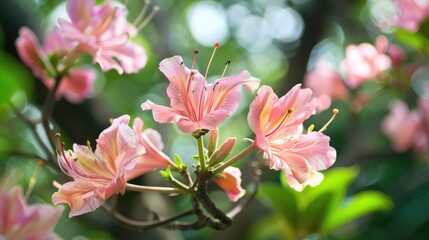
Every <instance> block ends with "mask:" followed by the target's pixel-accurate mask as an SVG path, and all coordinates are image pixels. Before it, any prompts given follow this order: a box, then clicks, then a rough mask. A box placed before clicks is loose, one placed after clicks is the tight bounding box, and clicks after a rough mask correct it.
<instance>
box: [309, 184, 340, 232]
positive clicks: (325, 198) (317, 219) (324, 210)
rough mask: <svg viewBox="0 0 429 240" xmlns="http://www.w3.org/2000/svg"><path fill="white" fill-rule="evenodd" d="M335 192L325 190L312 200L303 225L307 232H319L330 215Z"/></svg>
mask: <svg viewBox="0 0 429 240" xmlns="http://www.w3.org/2000/svg"><path fill="white" fill-rule="evenodd" d="M333 196H334V193H332V192H324V193H322V194H320V195H319V196H318V197H317V198H315V199H314V200H313V202H311V203H310V204H309V205H308V207H307V210H306V212H305V213H304V216H303V227H304V228H305V229H306V230H307V233H314V232H319V231H320V228H321V226H322V225H323V223H324V222H325V219H326V216H328V212H329V206H330V204H331V201H332V198H333Z"/></svg>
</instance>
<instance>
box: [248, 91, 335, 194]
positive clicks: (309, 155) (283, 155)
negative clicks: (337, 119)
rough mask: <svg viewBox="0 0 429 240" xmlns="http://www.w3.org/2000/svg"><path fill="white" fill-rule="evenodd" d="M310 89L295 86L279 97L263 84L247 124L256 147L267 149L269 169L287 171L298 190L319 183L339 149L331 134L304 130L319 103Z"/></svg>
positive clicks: (290, 180)
mask: <svg viewBox="0 0 429 240" xmlns="http://www.w3.org/2000/svg"><path fill="white" fill-rule="evenodd" d="M311 95H312V92H311V90H310V89H301V86H300V85H296V86H295V87H293V88H292V89H291V90H290V91H289V92H288V93H287V94H286V95H285V96H283V97H281V98H280V99H279V98H278V97H277V96H276V95H275V93H274V92H273V90H272V89H271V88H270V87H268V86H262V87H261V88H260V89H259V90H258V95H257V97H256V98H255V100H254V101H253V102H252V103H251V105H250V111H249V115H248V123H249V126H250V128H251V129H252V131H253V132H254V133H255V134H256V137H255V141H254V146H255V147H257V148H259V149H261V150H262V151H264V153H265V156H266V157H267V158H268V160H269V163H270V168H271V169H275V170H282V171H284V172H285V173H286V175H287V178H288V183H289V185H290V186H291V187H293V188H294V189H295V190H297V191H301V190H302V189H303V188H304V187H305V186H307V185H310V186H316V185H318V184H320V182H321V181H322V180H323V174H321V173H319V172H318V170H324V169H327V168H329V167H330V166H332V164H333V163H334V162H335V159H336V151H335V149H334V148H332V147H330V146H329V140H330V139H329V137H327V136H325V135H324V134H322V133H319V132H310V133H303V126H302V124H303V122H304V121H305V120H306V119H308V118H309V117H310V116H311V115H312V114H314V113H315V109H316V107H317V102H316V100H315V99H314V98H312V96H311Z"/></svg>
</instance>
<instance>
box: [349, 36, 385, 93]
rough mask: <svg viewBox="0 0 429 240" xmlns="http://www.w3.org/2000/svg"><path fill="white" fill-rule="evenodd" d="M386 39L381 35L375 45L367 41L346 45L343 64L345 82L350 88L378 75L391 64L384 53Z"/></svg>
mask: <svg viewBox="0 0 429 240" xmlns="http://www.w3.org/2000/svg"><path fill="white" fill-rule="evenodd" d="M386 41H387V39H385V37H384V36H382V37H379V38H377V40H376V44H375V45H376V46H375V47H374V46H373V45H371V44H369V43H361V44H359V45H355V44H350V45H348V46H347V48H346V58H345V59H344V61H343V66H344V68H345V71H346V74H347V83H348V85H349V86H350V87H351V88H356V87H358V86H360V85H361V84H363V83H364V82H366V81H368V80H371V79H374V78H376V77H378V76H379V75H380V74H381V73H382V72H384V71H386V70H387V69H388V68H389V67H390V66H391V64H392V62H391V59H390V57H389V56H388V55H386V54H385V52H386V51H387V44H388V43H386Z"/></svg>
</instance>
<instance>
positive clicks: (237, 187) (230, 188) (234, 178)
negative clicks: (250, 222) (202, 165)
mask: <svg viewBox="0 0 429 240" xmlns="http://www.w3.org/2000/svg"><path fill="white" fill-rule="evenodd" d="M213 181H214V182H215V183H217V184H218V185H219V186H220V187H221V188H222V189H223V190H224V191H225V192H226V194H227V195H228V198H229V200H231V201H232V202H236V201H237V200H238V199H240V198H241V197H242V196H244V194H245V193H246V190H244V189H243V188H242V187H241V171H240V169H239V168H236V167H232V166H229V167H227V168H225V170H223V172H222V173H221V174H218V175H216V176H215V177H214V178H213Z"/></svg>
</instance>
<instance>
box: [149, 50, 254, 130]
mask: <svg viewBox="0 0 429 240" xmlns="http://www.w3.org/2000/svg"><path fill="white" fill-rule="evenodd" d="M160 70H161V71H162V72H163V73H164V74H165V76H166V77H167V78H168V80H169V81H170V84H169V85H168V87H167V94H168V97H169V98H170V104H171V107H165V106H161V105H158V104H155V103H152V102H151V101H149V100H148V101H146V102H145V103H143V104H142V105H141V107H142V109H143V110H152V111H153V117H154V119H155V121H157V122H160V123H176V124H177V126H178V127H179V129H180V130H181V131H183V132H185V133H192V132H194V131H196V130H200V129H208V130H210V129H214V128H217V127H218V126H219V125H220V124H221V123H222V122H223V121H224V120H225V118H226V117H227V116H229V115H230V114H232V113H233V112H234V111H235V110H236V109H237V107H238V104H239V101H240V89H241V86H244V87H245V88H246V89H247V90H249V91H251V92H253V91H255V90H256V89H257V88H258V86H259V79H256V78H254V77H252V76H251V75H250V74H249V72H247V71H242V72H241V73H239V74H236V75H233V76H230V77H225V78H221V79H218V80H216V81H214V82H213V83H211V84H207V80H206V79H205V77H203V76H202V75H201V74H200V73H199V72H198V71H197V70H191V69H189V68H187V67H186V66H185V65H184V64H183V60H182V58H181V57H180V56H174V57H171V58H167V59H164V60H163V61H162V62H161V63H160Z"/></svg>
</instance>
